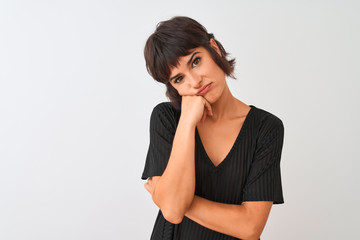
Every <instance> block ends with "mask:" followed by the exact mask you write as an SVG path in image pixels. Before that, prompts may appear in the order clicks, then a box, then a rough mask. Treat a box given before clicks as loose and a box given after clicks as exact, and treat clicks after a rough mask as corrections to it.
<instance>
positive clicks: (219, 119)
mask: <svg viewBox="0 0 360 240" xmlns="http://www.w3.org/2000/svg"><path fill="white" fill-rule="evenodd" d="M210 45H211V46H212V47H213V49H215V50H216V51H217V52H218V54H219V55H220V54H221V53H220V50H219V48H218V46H217V45H216V42H215V41H214V40H213V39H211V40H210ZM196 52H198V53H197V54H195V55H194V56H193V54H194V53H196ZM190 59H191V62H190V64H187V63H188V61H189V60H190ZM173 77H175V78H173ZM170 79H172V80H171V84H172V86H173V87H174V88H175V89H176V90H177V91H178V93H179V94H180V95H181V96H182V109H181V115H182V116H183V117H184V118H186V119H187V121H189V122H190V123H192V124H195V125H196V127H197V129H198V132H199V135H200V137H201V140H202V142H203V145H204V148H205V150H206V152H207V154H208V156H209V158H210V159H211V161H212V162H213V163H214V165H215V166H217V165H219V164H220V163H221V161H222V160H223V159H224V158H225V157H226V155H227V154H228V152H229V151H230V149H231V147H232V145H233V144H234V141H235V138H236V136H237V133H238V132H239V131H240V129H241V127H242V124H243V122H244V120H245V117H246V115H247V113H248V112H249V110H250V107H249V106H248V105H247V104H245V103H243V102H242V101H240V100H238V99H236V98H235V97H234V96H233V95H232V94H231V92H230V90H229V87H228V85H227V82H226V79H225V73H224V71H223V70H222V69H221V68H220V67H219V66H218V65H217V64H216V63H215V62H214V60H213V59H212V58H211V55H210V54H209V52H208V51H207V50H206V49H205V48H203V47H198V48H195V49H193V51H192V53H190V54H189V55H187V56H184V57H180V58H179V65H178V66H176V67H173V68H171V74H170ZM209 83H212V84H211V87H210V89H209V90H208V91H207V92H206V93H205V94H204V95H197V93H198V91H199V90H200V89H202V88H203V87H204V86H205V85H207V84H209ZM235 130H236V131H235ZM159 178H160V177H159V176H154V177H151V178H149V179H148V181H147V182H146V183H145V184H144V187H145V189H146V190H147V191H148V192H149V193H150V194H151V195H152V194H153V193H154V190H155V188H156V182H157V180H158V179H159ZM272 204H273V202H271V201H252V202H243V203H242V204H241V205H235V204H224V203H218V202H213V201H209V200H207V199H205V198H201V197H199V196H196V195H195V196H194V199H193V202H192V204H191V206H190V208H189V209H188V211H187V212H186V213H185V216H187V217H188V218H190V219H192V220H194V221H196V222H198V223H199V224H201V225H203V226H205V227H207V228H210V229H213V230H215V231H218V232H222V233H224V234H228V235H231V236H234V237H238V238H241V239H244V240H257V239H259V237H260V235H261V233H262V231H263V229H264V227H265V224H266V221H267V219H268V216H269V213H270V210H271V207H272ZM220 220H221V221H220Z"/></svg>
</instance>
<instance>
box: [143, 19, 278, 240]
mask: <svg viewBox="0 0 360 240" xmlns="http://www.w3.org/2000/svg"><path fill="white" fill-rule="evenodd" d="M144 54H145V60H146V67H147V70H148V72H149V73H150V75H151V76H152V77H153V78H154V79H155V80H156V81H159V82H161V83H164V84H165V85H166V88H167V92H166V94H167V96H168V98H169V99H170V100H171V101H170V102H162V103H159V104H157V105H156V106H155V107H154V109H153V111H152V113H151V117H150V145H149V149H148V153H147V157H146V163H145V167H144V171H143V174H142V177H141V178H142V179H143V180H146V179H148V181H147V182H146V183H145V184H144V187H145V188H146V190H147V191H148V192H149V193H150V194H151V196H152V200H153V201H154V203H155V204H156V205H157V206H158V207H159V208H160V209H159V212H158V216H157V219H156V221H155V225H154V229H153V232H152V235H151V239H154V240H162V239H185V240H193V239H194V240H205V239H206V240H215V239H244V240H258V239H260V235H261V233H262V231H263V229H264V227H265V224H266V221H267V218H268V216H269V213H270V210H271V207H272V205H273V204H281V203H284V200H283V194H282V186H281V175H280V158H281V151H282V146H283V136H284V126H283V123H282V121H281V120H280V119H279V118H278V117H277V116H275V115H273V114H272V113H270V112H267V111H265V110H263V109H261V108H257V107H255V106H254V105H247V104H245V103H244V102H242V101H240V100H238V99H236V98H235V97H234V96H232V94H231V92H230V90H229V88H228V85H227V83H226V79H225V77H226V76H230V77H233V75H232V74H233V71H234V64H235V61H234V59H232V60H227V58H226V57H227V55H228V54H227V52H226V51H225V49H224V48H223V46H222V45H221V43H220V42H219V41H217V40H215V38H214V35H213V34H209V33H208V32H207V30H206V29H205V28H204V27H203V26H202V25H200V24H199V23H198V22H197V21H195V20H193V19H191V18H188V17H174V18H172V19H170V20H168V21H164V22H161V23H160V24H158V26H157V28H156V30H155V32H154V33H153V34H152V35H151V36H150V37H149V38H148V40H147V42H146V45H145V50H144ZM233 78H234V77H233Z"/></svg>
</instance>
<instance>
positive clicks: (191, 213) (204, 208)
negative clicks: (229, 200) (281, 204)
mask: <svg viewBox="0 0 360 240" xmlns="http://www.w3.org/2000/svg"><path fill="white" fill-rule="evenodd" d="M272 204H273V202H270V201H254V202H243V203H242V204H241V205H236V204H226V203H219V202H214V201H210V200H208V199H205V198H202V197H199V196H196V195H195V196H194V200H193V202H192V204H191V206H190V208H189V210H188V211H187V212H186V213H185V216H186V217H188V218H190V219H191V220H193V221H195V222H197V223H199V224H200V225H202V226H204V227H207V228H209V229H212V230H214V231H217V232H221V233H224V234H227V235H230V236H233V237H236V238H240V239H243V240H258V239H259V238H260V235H261V233H262V231H263V229H264V227H265V224H266V221H267V219H268V216H269V213H270V210H271V207H272Z"/></svg>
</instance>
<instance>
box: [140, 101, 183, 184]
mask: <svg viewBox="0 0 360 240" xmlns="http://www.w3.org/2000/svg"><path fill="white" fill-rule="evenodd" d="M149 131H150V143H149V147H148V152H147V155H146V160H145V166H144V170H143V173H142V176H141V179H143V180H146V179H147V178H149V177H152V176H161V175H162V174H163V172H164V171H165V168H166V166H167V163H168V161H169V158H170V153H171V149H172V143H173V139H174V135H175V131H176V121H175V114H174V109H173V108H172V107H171V106H170V105H169V104H167V102H163V103H159V104H158V105H156V106H155V107H154V109H153V111H152V113H151V116H150V130H149Z"/></svg>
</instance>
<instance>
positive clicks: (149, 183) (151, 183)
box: [144, 176, 160, 196]
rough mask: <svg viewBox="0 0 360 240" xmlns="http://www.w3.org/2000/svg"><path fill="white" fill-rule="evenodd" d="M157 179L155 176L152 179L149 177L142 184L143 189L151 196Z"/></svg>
mask: <svg viewBox="0 0 360 240" xmlns="http://www.w3.org/2000/svg"><path fill="white" fill-rule="evenodd" d="M159 178H160V177H159V176H155V177H154V178H153V177H150V178H148V180H147V181H146V183H145V184H144V187H145V189H146V190H147V191H148V192H149V193H150V194H151V196H152V195H153V194H154V189H155V186H156V183H157V181H158V180H159Z"/></svg>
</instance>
